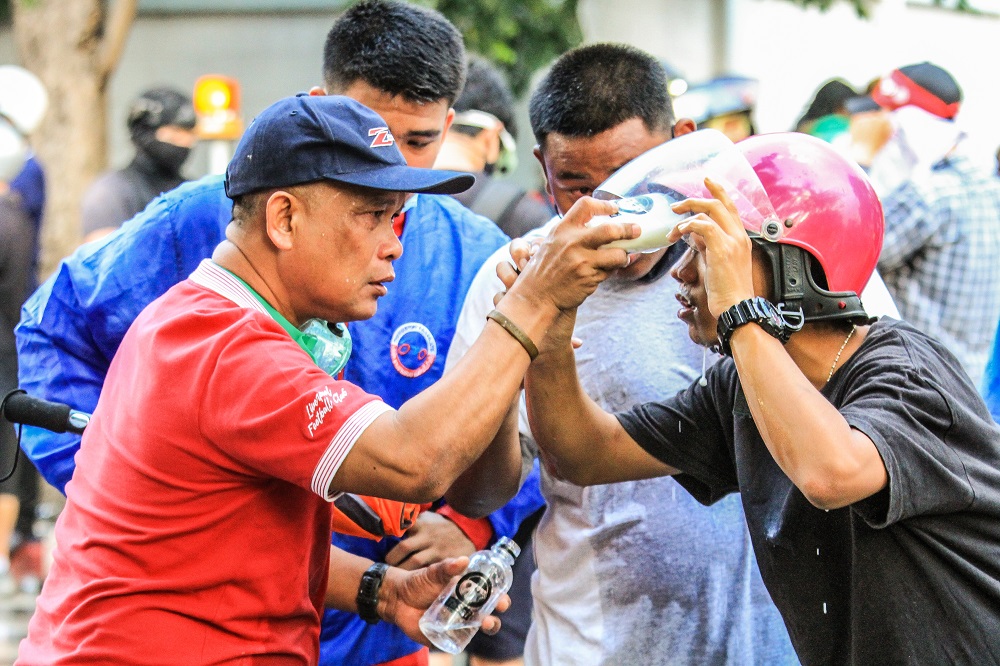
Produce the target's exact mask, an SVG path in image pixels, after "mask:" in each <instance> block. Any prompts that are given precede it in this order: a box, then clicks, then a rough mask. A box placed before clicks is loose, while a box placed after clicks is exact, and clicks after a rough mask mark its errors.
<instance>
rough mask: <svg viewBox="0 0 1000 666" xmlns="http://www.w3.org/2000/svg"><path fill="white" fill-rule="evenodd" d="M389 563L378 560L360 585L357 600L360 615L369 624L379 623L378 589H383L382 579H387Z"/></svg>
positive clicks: (362, 577) (362, 578) (369, 568)
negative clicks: (386, 573)
mask: <svg viewBox="0 0 1000 666" xmlns="http://www.w3.org/2000/svg"><path fill="white" fill-rule="evenodd" d="M388 569H389V565H388V564H386V563H385V562H376V563H374V564H373V565H371V566H370V567H368V571H366V572H365V573H364V574H363V575H362V576H361V584H360V585H358V596H357V599H355V601H356V602H357V604H358V615H360V616H361V619H362V620H364V621H365V622H367V623H368V624H378V622H379V620H381V619H382V618H380V617H379V616H378V591H379V590H380V589H382V581H383V580H385V572H386V571H388Z"/></svg>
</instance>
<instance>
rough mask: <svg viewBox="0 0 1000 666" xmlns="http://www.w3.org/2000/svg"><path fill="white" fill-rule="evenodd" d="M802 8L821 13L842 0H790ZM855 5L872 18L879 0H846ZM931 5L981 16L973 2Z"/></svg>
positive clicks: (943, 0) (934, 0) (932, 0)
mask: <svg viewBox="0 0 1000 666" xmlns="http://www.w3.org/2000/svg"><path fill="white" fill-rule="evenodd" d="M789 1H790V2H794V3H795V4H797V5H801V6H802V7H818V8H819V9H820V10H821V11H826V10H827V9H829V8H830V6H831V5H833V3H835V2H840V1H841V0H789ZM846 1H847V2H850V3H851V4H852V5H854V11H855V12H857V14H858V16H859V17H861V18H868V17H869V16H871V6H872V5H873V4H875V3H876V2H878V0H846ZM929 4H931V5H933V6H935V7H940V8H942V9H950V10H952V11H956V12H966V13H969V14H979V13H981V12H980V10H978V9H976V8H975V7H973V2H972V0H929Z"/></svg>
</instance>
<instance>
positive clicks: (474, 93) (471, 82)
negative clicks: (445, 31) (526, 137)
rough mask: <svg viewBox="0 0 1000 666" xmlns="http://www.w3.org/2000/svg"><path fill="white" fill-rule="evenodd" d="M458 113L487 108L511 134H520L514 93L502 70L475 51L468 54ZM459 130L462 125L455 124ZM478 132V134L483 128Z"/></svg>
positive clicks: (454, 126)
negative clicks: (467, 64) (515, 118)
mask: <svg viewBox="0 0 1000 666" xmlns="http://www.w3.org/2000/svg"><path fill="white" fill-rule="evenodd" d="M454 106H455V112H456V113H462V112H463V111H485V112H486V113H489V114H491V115H493V116H496V118H497V120H499V121H500V122H502V123H503V126H504V129H506V130H507V131H508V132H510V134H511V136H513V137H515V138H516V137H517V124H516V121H515V120H514V94H513V93H512V92H511V90H510V86H509V85H508V84H507V80H506V79H505V78H504V75H503V74H502V73H501V72H500V70H499V69H498V68H497V67H496V66H495V65H494V64H493V63H491V62H490V61H489V60H487V59H486V58H484V57H482V56H480V55H477V54H475V53H470V54H469V66H468V69H467V70H466V74H465V88H464V89H463V90H462V94H461V95H459V96H458V99H456V100H455V104H454ZM452 128H453V129H454V130H456V131H461V130H462V129H463V128H462V127H461V126H459V125H457V124H456V125H452ZM471 129H475V130H476V131H475V132H474V133H473V134H472V135H473V136H475V135H476V134H478V133H479V132H481V131H482V130H481V129H479V128H471Z"/></svg>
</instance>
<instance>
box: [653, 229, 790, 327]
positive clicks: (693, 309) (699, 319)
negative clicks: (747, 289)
mask: <svg viewBox="0 0 1000 666" xmlns="http://www.w3.org/2000/svg"><path fill="white" fill-rule="evenodd" d="M767 266H768V264H767V259H766V258H765V255H764V254H763V253H762V252H761V251H760V250H758V249H757V248H756V247H754V250H753V286H754V293H755V294H756V295H758V296H764V297H765V298H770V297H771V296H770V295H771V287H770V285H771V274H770V272H769V270H768V268H767ZM705 268H706V267H705V255H704V254H703V253H702V252H701V251H700V250H699V246H698V244H697V243H696V242H695V241H694V239H690V242H689V243H688V247H687V250H686V251H685V252H684V254H683V255H682V256H681V258H680V259H679V260H678V261H677V263H676V264H674V265H673V266H672V267H671V269H670V276H671V277H672V278H674V279H675V280H677V283H678V285H677V294H676V298H677V302H678V303H680V305H681V307H680V309H679V310H678V311H677V318H678V319H680V320H681V321H683V322H684V323H686V324H687V325H688V335H689V336H691V340H693V341H694V342H695V344H699V345H702V346H703V347H710V346H712V345H714V344H717V343H718V341H719V336H718V331H717V328H716V327H717V325H718V321H719V318H718V316H716V315H714V314H712V312H711V311H710V310H709V309H708V292H707V290H706V288H705V281H704V276H705Z"/></svg>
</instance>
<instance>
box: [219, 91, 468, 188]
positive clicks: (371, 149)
mask: <svg viewBox="0 0 1000 666" xmlns="http://www.w3.org/2000/svg"><path fill="white" fill-rule="evenodd" d="M321 180H332V181H334V182H337V183H346V184H349V185H360V186H362V187H370V188H372V189H376V190H386V191H390V192H419V193H430V194H457V193H458V192H464V191H465V190H467V189H469V188H470V187H472V184H473V183H474V182H475V181H476V179H475V177H474V176H473V175H472V174H468V173H461V172H458V171H442V170H437V169H418V168H415V167H410V166H407V165H406V160H405V159H403V154H402V153H400V152H399V148H397V147H396V143H395V139H393V137H392V134H391V133H390V132H389V128H388V127H387V126H386V122H385V121H384V120H382V117H381V116H379V115H378V114H377V113H375V112H374V111H372V110H371V109H369V108H368V107H366V106H364V105H362V104H360V103H358V102H357V101H355V100H353V99H351V98H349V97H342V96H339V95H305V94H302V95H298V96H296V97H286V98H284V99H282V100H279V101H277V102H275V103H274V104H272V105H271V106H269V107H267V108H266V109H264V110H263V111H262V112H261V113H260V115H258V116H257V117H256V118H254V120H253V122H252V123H250V126H249V127H248V128H247V130H246V132H244V134H243V138H242V139H240V142H239V145H237V146H236V154H235V155H233V159H232V160H231V161H230V162H229V167H228V168H227V169H226V195H227V196H228V197H229V198H230V199H234V198H236V197H238V196H240V195H242V194H248V193H250V192H256V191H259V190H266V189H271V188H276V187H290V186H292V185H302V184H305V183H313V182H317V181H321Z"/></svg>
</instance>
